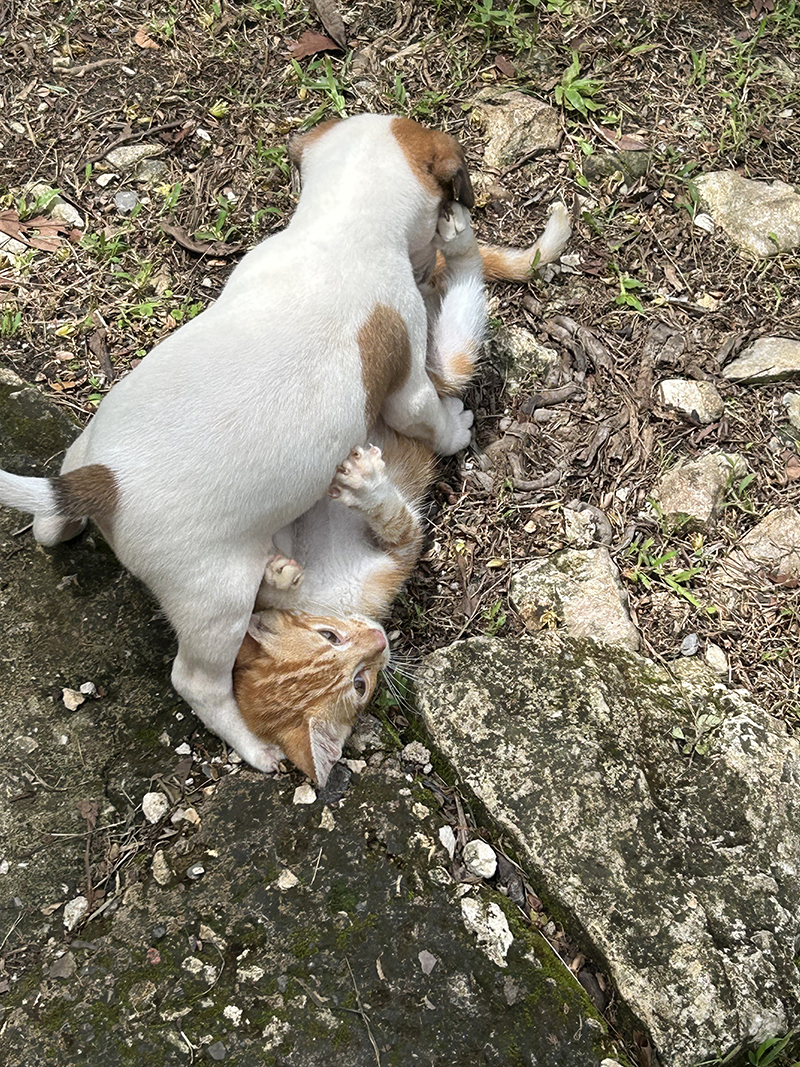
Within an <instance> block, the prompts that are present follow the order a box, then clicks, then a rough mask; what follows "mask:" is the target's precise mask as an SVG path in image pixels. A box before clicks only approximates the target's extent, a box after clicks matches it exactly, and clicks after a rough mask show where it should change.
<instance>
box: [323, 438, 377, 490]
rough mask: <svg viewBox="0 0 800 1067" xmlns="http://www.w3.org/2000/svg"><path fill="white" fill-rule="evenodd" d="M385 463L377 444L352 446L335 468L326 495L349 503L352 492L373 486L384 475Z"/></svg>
mask: <svg viewBox="0 0 800 1067" xmlns="http://www.w3.org/2000/svg"><path fill="white" fill-rule="evenodd" d="M384 469H385V464H384V462H383V458H382V456H381V450H380V449H379V448H378V446H377V445H366V446H365V447H364V448H361V447H360V446H359V447H357V448H354V449H353V451H352V452H351V453H350V455H349V456H348V457H347V459H346V460H345V461H344V463H342V464H341V465H340V466H339V467H337V468H336V474H335V475H334V476H333V481H332V482H331V484H330V487H329V489H328V496H331V497H333V498H334V499H335V500H341V501H342V503H343V504H349V503H350V501H351V500H352V499H353V496H354V494H357V493H363V492H364V491H365V490H368V489H370V488H372V487H374V486H375V485H376V484H377V483H378V482H380V481H381V480H382V478H383V476H384Z"/></svg>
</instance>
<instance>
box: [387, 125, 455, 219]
mask: <svg viewBox="0 0 800 1067" xmlns="http://www.w3.org/2000/svg"><path fill="white" fill-rule="evenodd" d="M392 133H393V134H394V136H395V139H396V141H397V143H398V144H399V145H400V147H401V148H402V149H403V154H404V155H405V157H406V159H407V160H408V163H409V165H410V167H411V169H412V170H413V171H414V174H415V175H416V176H417V178H418V179H419V181H420V182H421V183H422V184H423V185H424V186H425V188H426V189H428V190H429V191H430V192H432V193H435V194H438V195H444V197H445V199H446V200H457V201H458V202H459V204H463V205H464V207H465V208H467V209H470V208H473V207H474V206H475V194H474V193H473V191H472V182H471V181H470V180H469V171H468V170H467V163H466V160H465V159H464V153H463V152H462V151H461V146H460V145H459V143H458V141H457V140H456V139H455V137H451V136H450V134H448V133H441V132H440V131H439V130H427V129H426V128H425V127H424V126H420V124H419V123H418V122H414V121H413V120H412V119H400V118H397V119H394V120H393V121H392Z"/></svg>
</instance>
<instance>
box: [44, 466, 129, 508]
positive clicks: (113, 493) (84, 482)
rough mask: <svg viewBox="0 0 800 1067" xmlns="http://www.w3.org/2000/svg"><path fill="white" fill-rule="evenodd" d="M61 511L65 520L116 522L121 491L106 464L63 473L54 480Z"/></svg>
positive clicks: (52, 480) (52, 481)
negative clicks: (86, 519)
mask: <svg viewBox="0 0 800 1067" xmlns="http://www.w3.org/2000/svg"><path fill="white" fill-rule="evenodd" d="M51 485H52V487H53V492H54V493H55V497H56V502H57V504H58V510H59V513H60V514H61V515H63V516H64V518H66V519H84V518H86V517H87V516H88V517H90V518H93V519H106V520H110V519H113V517H114V513H115V512H116V510H117V502H118V497H119V489H118V486H117V478H116V475H115V474H114V472H113V471H112V470H111V469H110V468H109V467H106V465H105V464H104V463H90V464H89V465H88V466H86V467H78V468H77V470H74V471H69V472H68V473H67V474H60V475H59V476H58V477H57V478H52V479H51Z"/></svg>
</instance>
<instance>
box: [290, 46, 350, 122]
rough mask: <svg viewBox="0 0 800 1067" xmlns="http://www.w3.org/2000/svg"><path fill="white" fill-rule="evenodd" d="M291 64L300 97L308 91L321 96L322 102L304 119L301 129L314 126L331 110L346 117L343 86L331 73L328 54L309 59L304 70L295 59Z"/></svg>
mask: <svg viewBox="0 0 800 1067" xmlns="http://www.w3.org/2000/svg"><path fill="white" fill-rule="evenodd" d="M291 65H292V72H293V74H294V77H295V81H296V82H297V86H298V95H299V97H300V99H301V100H305V99H306V98H307V96H308V94H309V93H314V94H315V95H317V96H321V97H322V103H321V104H320V106H319V107H318V108H317V109H316V111H314V112H313V113H312V114H311V115H309V116H308V118H306V119H305V120H304V122H303V124H302V126H301V129H308V128H309V127H310V126H315V125H316V124H317V123H318V122H319V121H320V119H322V118H323V117H324V116H325V115H328V114H329V113H330V112H331V111H332V112H333V113H334V114H335V115H338V116H339V117H340V118H346V117H347V103H346V100H345V96H344V94H345V86H344V85H343V83H342V82H341V81H340V80H339V78H338V77H337V76H336V75H335V74H334V73H333V64H332V63H331V61H330V58H329V57H328V56H319V57H317V58H315V59H312V60H310V62H309V64H308V66H307V67H306V69H305V70H304V69H303V68H302V67H301V66H300V64H299V63H298V62H297V60H296V59H293V60H292V61H291Z"/></svg>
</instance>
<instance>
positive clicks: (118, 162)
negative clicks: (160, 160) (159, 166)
mask: <svg viewBox="0 0 800 1067" xmlns="http://www.w3.org/2000/svg"><path fill="white" fill-rule="evenodd" d="M158 155H161V149H160V148H159V146H158V145H154V144H129V145H122V146H121V147H120V148H113V149H112V150H111V151H110V152H108V153H107V154H106V159H107V160H108V162H109V163H110V164H111V166H112V167H119V168H120V170H128V169H129V168H131V167H135V166H137V165H138V164H139V163H141V162H142V160H143V159H151V158H152V157H153V156H158Z"/></svg>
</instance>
